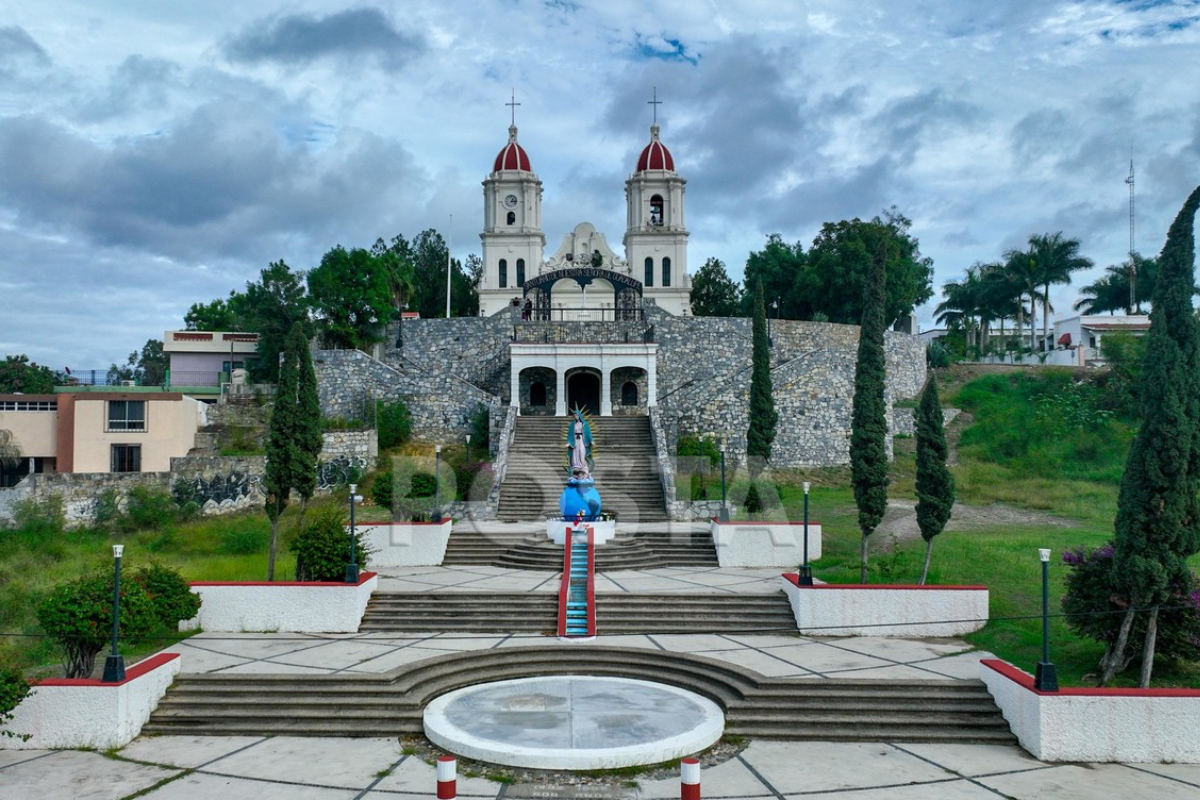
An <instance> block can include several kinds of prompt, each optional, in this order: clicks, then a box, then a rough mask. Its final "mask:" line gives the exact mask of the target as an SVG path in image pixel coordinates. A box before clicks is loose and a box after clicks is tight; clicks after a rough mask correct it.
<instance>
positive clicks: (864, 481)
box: [850, 239, 888, 583]
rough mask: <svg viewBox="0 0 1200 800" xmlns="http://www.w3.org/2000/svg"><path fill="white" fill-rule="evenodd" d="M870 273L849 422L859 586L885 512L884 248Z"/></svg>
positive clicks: (881, 246) (884, 245)
mask: <svg viewBox="0 0 1200 800" xmlns="http://www.w3.org/2000/svg"><path fill="white" fill-rule="evenodd" d="M878 244H879V249H878V250H877V251H876V254H875V258H874V259H873V261H872V263H873V269H872V270H871V273H870V275H869V281H868V283H867V286H866V291H865V292H864V295H865V296H864V297H863V301H862V308H863V312H862V325H861V327H860V329H859V334H858V363H857V364H856V365H855V367H854V405H853V408H852V410H851V421H850V477H851V482H852V483H853V484H854V502H855V504H856V505H857V506H858V527H859V529H860V530H861V531H862V547H861V562H862V568H861V571H860V574H859V580H860V581H861V582H862V583H866V582H867V540H868V538H869V537H870V535H871V534H872V533H874V532H875V528H877V527H878V526H879V523H880V522H881V521H882V520H883V515H884V513H885V512H886V511H887V488H888V459H887V408H886V406H885V402H884V385H885V383H886V380H887V362H886V357H885V355H884V350H883V335H884V331H885V330H886V328H887V325H886V322H885V320H884V313H885V312H884V309H885V306H886V303H887V247H888V243H887V241H886V240H882V239H881V240H880V241H879V243H878Z"/></svg>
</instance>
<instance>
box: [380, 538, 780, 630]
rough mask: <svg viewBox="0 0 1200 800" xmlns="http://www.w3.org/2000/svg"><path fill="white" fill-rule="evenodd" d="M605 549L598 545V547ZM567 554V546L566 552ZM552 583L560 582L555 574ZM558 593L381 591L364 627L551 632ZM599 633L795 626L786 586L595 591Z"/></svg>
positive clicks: (556, 615)
mask: <svg viewBox="0 0 1200 800" xmlns="http://www.w3.org/2000/svg"><path fill="white" fill-rule="evenodd" d="M597 552H599V548H597ZM559 557H560V558H561V550H560V556H559ZM553 588H556V589H557V588H558V584H557V582H555V583H554V585H553ZM557 624H558V594H557V593H556V592H549V591H547V592H530V593H528V594H495V593H474V592H441V593H438V594H433V595H426V594H416V593H384V592H376V593H375V594H374V595H372V597H371V601H370V602H369V603H368V604H367V610H366V613H365V614H364V615H363V619H362V624H361V625H360V627H359V630H361V631H386V632H389V633H416V632H441V631H446V632H449V631H454V632H460V633H550V632H553V631H554V630H556V629H557ZM596 629H597V631H598V632H599V633H600V634H601V635H615V634H639V633H651V634H653V633H753V632H764V633H779V634H793V635H795V634H796V617H795V616H794V615H793V613H792V607H791V605H790V604H789V603H788V600H787V597H786V595H784V594H783V592H778V593H773V594H746V595H717V594H664V595H642V594H612V593H601V594H598V595H597V596H596Z"/></svg>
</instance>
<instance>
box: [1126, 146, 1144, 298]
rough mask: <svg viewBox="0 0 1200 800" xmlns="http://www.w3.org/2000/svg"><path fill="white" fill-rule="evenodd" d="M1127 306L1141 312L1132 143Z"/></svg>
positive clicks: (1128, 182)
mask: <svg viewBox="0 0 1200 800" xmlns="http://www.w3.org/2000/svg"><path fill="white" fill-rule="evenodd" d="M1125 183H1127V184H1129V307H1130V308H1132V309H1133V310H1134V312H1135V313H1138V314H1140V313H1141V312H1142V307H1141V304H1140V303H1138V301H1137V258H1136V257H1134V254H1133V252H1134V251H1133V186H1134V181H1133V145H1132V144H1131V145H1129V177H1128V178H1126V179H1125Z"/></svg>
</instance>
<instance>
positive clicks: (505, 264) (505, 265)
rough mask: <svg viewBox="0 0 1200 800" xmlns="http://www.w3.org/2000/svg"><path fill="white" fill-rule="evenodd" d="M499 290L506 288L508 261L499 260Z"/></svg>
mask: <svg viewBox="0 0 1200 800" xmlns="http://www.w3.org/2000/svg"><path fill="white" fill-rule="evenodd" d="M500 288H501V289H507V288H508V259H507V258H502V259H500Z"/></svg>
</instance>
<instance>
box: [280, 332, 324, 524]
mask: <svg viewBox="0 0 1200 800" xmlns="http://www.w3.org/2000/svg"><path fill="white" fill-rule="evenodd" d="M287 352H288V356H289V357H290V358H294V359H295V361H296V365H297V373H298V375H297V379H296V423H295V425H296V439H297V442H298V444H299V451H300V452H299V457H298V458H297V459H296V473H295V475H294V476H293V477H292V488H293V489H295V490H296V491H297V492H298V493H299V494H300V530H304V515H305V512H306V511H307V510H308V501H309V500H311V499H312V496H313V493H314V492H316V490H317V465H318V462H319V460H320V457H321V449H322V448H323V447H324V445H325V437H324V436H323V435H322V433H321V400H320V398H319V397H318V396H317V373H316V371H315V370H314V369H313V363H312V354H311V353H310V352H309V350H308V337H307V336H305V335H304V326H303V325H301V324H300V323H299V322H297V323H296V324H295V325H293V326H292V332H291V334H289V336H288V350H287Z"/></svg>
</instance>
